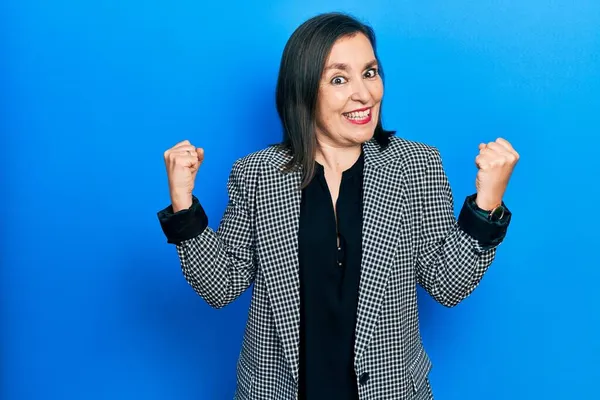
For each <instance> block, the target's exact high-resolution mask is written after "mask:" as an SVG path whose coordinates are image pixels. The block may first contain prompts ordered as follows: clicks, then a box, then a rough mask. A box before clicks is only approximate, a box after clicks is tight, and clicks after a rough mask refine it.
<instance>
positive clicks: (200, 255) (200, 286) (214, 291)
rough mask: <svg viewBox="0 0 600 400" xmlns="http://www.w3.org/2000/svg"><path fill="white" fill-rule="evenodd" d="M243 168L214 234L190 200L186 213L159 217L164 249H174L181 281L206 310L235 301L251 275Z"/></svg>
mask: <svg viewBox="0 0 600 400" xmlns="http://www.w3.org/2000/svg"><path fill="white" fill-rule="evenodd" d="M243 178H244V175H243V166H242V163H241V162H240V160H238V161H237V162H236V163H235V164H234V165H233V168H232V170H231V173H230V175H229V180H228V182H227V190H228V196H229V200H228V203H227V207H226V209H225V213H224V215H223V218H222V220H221V222H220V225H219V228H218V229H217V231H214V230H213V229H211V228H210V227H209V226H208V218H207V217H206V213H205V212H204V210H203V209H202V206H201V205H200V203H199V202H198V199H197V198H196V197H195V196H194V197H193V204H192V206H191V207H190V208H189V209H187V210H181V211H179V212H177V213H173V212H172V210H173V209H172V206H168V207H167V208H165V209H163V210H161V211H159V212H158V218H159V221H160V224H161V227H162V229H163V232H164V233H165V235H166V237H167V242H168V243H173V244H175V245H176V248H177V254H178V256H179V261H180V263H181V268H182V271H183V275H184V277H185V279H186V280H187V282H188V283H189V284H190V285H191V286H192V288H194V290H195V291H196V293H197V294H198V295H200V296H201V297H202V298H203V299H204V300H205V301H206V302H207V303H208V304H209V305H210V306H211V307H214V308H222V307H224V306H226V305H228V304H229V303H231V302H233V301H234V300H235V299H237V298H238V297H239V296H240V295H241V294H242V293H243V292H244V291H245V290H246V289H247V288H248V287H249V286H250V284H251V283H252V282H253V281H254V277H255V274H256V263H255V251H254V243H253V234H252V223H251V218H250V215H249V210H248V203H247V197H246V196H247V192H246V190H245V187H244V179H243Z"/></svg>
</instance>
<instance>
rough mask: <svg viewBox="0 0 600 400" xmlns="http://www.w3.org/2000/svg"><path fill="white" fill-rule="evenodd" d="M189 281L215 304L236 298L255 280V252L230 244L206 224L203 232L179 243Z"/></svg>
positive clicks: (229, 301) (181, 261) (225, 302)
mask: <svg viewBox="0 0 600 400" xmlns="http://www.w3.org/2000/svg"><path fill="white" fill-rule="evenodd" d="M177 253H178V255H179V260H180V263H181V269H182V271H183V275H184V277H185V279H186V281H187V282H188V283H189V284H190V286H191V287H192V288H193V289H194V291H195V292H196V293H197V294H198V295H199V296H200V297H202V298H203V299H204V300H205V301H206V302H207V303H208V304H209V305H210V306H211V307H214V308H222V307H225V306H226V305H228V304H230V303H231V302H233V301H234V300H235V299H236V298H238V297H239V296H240V294H242V293H243V292H244V291H245V290H246V289H247V288H248V287H249V286H250V284H251V283H252V280H253V276H254V266H253V263H252V255H251V254H249V250H248V249H247V248H244V247H237V248H236V247H227V246H225V245H224V243H223V241H222V240H221V238H220V237H219V236H218V234H217V233H216V232H214V231H213V230H212V229H210V228H206V229H205V230H204V231H203V232H202V234H200V235H199V236H197V237H195V238H193V239H190V240H186V241H184V242H182V243H181V244H178V245H177Z"/></svg>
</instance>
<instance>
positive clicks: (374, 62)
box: [325, 60, 377, 71]
mask: <svg viewBox="0 0 600 400" xmlns="http://www.w3.org/2000/svg"><path fill="white" fill-rule="evenodd" d="M376 65H377V60H371V61H369V62H368V63H366V64H365V67H364V69H369V68H373V67H374V66H376ZM330 69H339V70H342V71H348V70H349V69H350V67H349V66H348V64H344V63H334V64H331V65H328V66H327V67H326V68H325V71H328V70H330Z"/></svg>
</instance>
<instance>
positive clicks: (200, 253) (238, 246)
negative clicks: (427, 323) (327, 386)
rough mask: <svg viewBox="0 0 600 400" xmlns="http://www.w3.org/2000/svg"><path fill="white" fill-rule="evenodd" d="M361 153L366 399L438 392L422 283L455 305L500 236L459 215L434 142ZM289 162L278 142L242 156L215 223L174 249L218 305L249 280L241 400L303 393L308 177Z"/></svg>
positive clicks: (276, 399)
mask: <svg viewBox="0 0 600 400" xmlns="http://www.w3.org/2000/svg"><path fill="white" fill-rule="evenodd" d="M363 151H364V163H365V165H364V212H363V213H364V215H363V218H364V221H363V258H362V265H361V275H360V289H359V290H360V292H359V300H358V310H357V325H356V342H355V354H354V365H355V371H356V377H357V378H356V379H357V383H358V387H359V396H360V400H384V399H390V400H392V399H393V400H399V399H407V400H408V399H414V400H425V399H433V395H432V390H431V386H430V383H429V379H428V374H429V372H430V369H431V367H432V363H431V360H430V358H429V356H428V354H427V352H426V351H425V349H424V348H423V345H422V340H421V335H420V332H419V318H418V317H419V313H418V309H417V284H419V285H421V286H422V287H423V288H425V289H426V291H427V292H428V293H429V294H430V295H431V296H432V297H433V298H435V299H436V300H437V301H438V302H439V303H441V304H443V305H445V306H448V307H452V306H455V305H456V304H458V303H459V302H461V300H463V299H464V298H465V297H467V296H468V295H469V294H470V293H471V292H472V291H473V290H474V289H475V287H476V286H477V285H478V283H479V282H480V280H481V279H482V277H483V275H484V273H485V271H486V270H487V269H488V267H489V266H490V264H491V263H492V261H493V259H494V256H495V252H496V248H497V245H498V244H499V243H500V242H501V240H502V237H503V236H502V235H501V236H502V237H500V239H497V240H496V242H495V243H494V244H492V245H485V246H484V245H482V244H481V243H480V241H479V240H477V239H475V236H476V235H474V234H469V233H467V232H466V231H465V227H467V225H468V224H467V223H465V222H462V221H461V219H462V220H464V221H467V220H468V219H469V218H467V216H468V215H467V214H465V213H468V212H469V211H468V210H466V208H465V207H466V202H465V205H464V206H463V210H462V211H461V216H459V218H458V219H457V218H455V216H454V206H453V198H452V193H451V189H450V186H449V183H448V180H447V177H446V174H445V172H444V169H443V166H442V161H441V158H440V154H439V151H438V150H437V149H436V148H434V147H432V146H429V145H426V144H422V143H418V142H413V141H409V140H406V139H401V138H398V137H392V138H391V143H390V145H389V146H388V147H387V148H385V150H380V148H379V145H378V144H377V143H376V142H375V141H373V140H371V141H369V142H367V143H365V144H364V145H363ZM286 161H288V155H287V154H286V153H284V152H283V151H281V150H278V148H277V147H269V148H266V149H263V150H260V151H257V152H255V153H252V154H250V155H247V156H245V157H243V158H241V159H239V160H237V161H236V162H235V163H234V165H233V168H232V171H231V174H230V177H229V181H228V185H227V186H228V192H229V202H228V205H227V207H226V210H225V213H224V216H223V219H222V220H221V222H220V225H219V227H218V229H217V230H216V231H214V230H213V229H211V228H210V227H206V228H205V229H204V230H203V231H202V232H201V233H200V234H198V235H197V236H195V237H193V238H188V239H185V240H183V241H181V242H179V243H177V245H176V247H177V251H178V256H179V259H180V262H181V267H182V270H183V274H184V276H185V278H186V280H187V281H188V282H189V284H190V285H191V286H192V287H193V288H194V290H195V291H196V292H197V293H198V295H200V296H201V297H202V298H203V299H204V300H205V301H206V302H207V303H208V304H210V305H211V306H212V307H215V308H220V307H224V306H226V305H227V304H229V303H231V302H232V301H234V300H235V299H236V298H237V297H238V296H239V295H240V294H241V293H242V292H244V291H245V290H246V289H247V288H248V287H250V286H251V284H252V283H253V284H254V285H253V286H252V297H251V303H250V309H249V314H248V319H247V324H246V328H245V333H244V337H243V342H242V347H241V352H240V355H239V359H238V363H237V387H236V390H235V399H238V400H288V399H290V400H291V399H296V398H297V390H298V369H299V340H300V337H299V333H300V290H299V263H298V225H299V217H300V200H301V191H300V190H299V184H300V178H301V174H300V172H298V171H297V172H283V171H282V166H283V164H284V163H285V162H286ZM196 200H197V199H196ZM202 212H203V211H202ZM465 215H467V216H465ZM472 218H473V217H472V216H471V219H472ZM505 225H506V224H505ZM467 231H468V229H467ZM500 231H501V233H502V234H503V233H504V232H505V231H506V226H504V228H502V229H501V230H500Z"/></svg>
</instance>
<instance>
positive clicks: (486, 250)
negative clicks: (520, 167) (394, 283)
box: [416, 148, 511, 307]
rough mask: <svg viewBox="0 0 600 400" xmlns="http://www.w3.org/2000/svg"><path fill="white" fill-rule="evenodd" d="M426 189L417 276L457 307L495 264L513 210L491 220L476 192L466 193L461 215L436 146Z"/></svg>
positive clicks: (441, 299) (445, 302) (441, 300)
mask: <svg viewBox="0 0 600 400" xmlns="http://www.w3.org/2000/svg"><path fill="white" fill-rule="evenodd" d="M422 190H423V204H422V227H421V235H420V246H419V252H418V257H417V265H416V268H417V281H418V283H419V284H420V285H421V286H422V287H423V288H424V289H425V290H426V291H427V292H428V293H429V294H430V295H431V296H432V297H433V298H434V299H435V300H436V301H438V302H439V303H441V304H443V305H444V306H447V307H453V306H455V305H457V304H459V303H460V302H461V301H462V300H463V299H465V298H466V297H467V296H469V295H470V294H471V293H472V292H473V290H475V288H476V287H477V285H478V284H479V282H480V281H481V279H482V277H483V275H484V273H485V272H486V271H487V269H488V268H489V266H490V265H491V264H492V262H493V260H494V258H495V255H496V249H497V247H498V245H499V244H500V243H502V241H503V240H504V237H505V235H506V230H507V227H508V224H509V223H510V219H511V213H510V211H508V209H506V213H505V215H504V216H503V217H502V218H501V220H500V221H490V220H488V218H487V215H486V213H485V212H484V211H483V210H479V209H478V207H477V206H476V205H475V201H474V199H475V195H472V196H468V197H467V198H466V199H465V202H464V203H463V206H462V209H461V211H460V214H459V217H458V219H457V218H455V216H454V204H453V198H452V191H451V188H450V185H449V182H448V178H447V176H446V173H445V171H444V168H443V166H442V160H441V157H440V154H439V151H438V150H437V149H435V148H432V151H431V154H430V156H429V160H428V164H427V168H426V172H425V177H424V181H423V183H422ZM503 205H504V206H505V207H506V205H505V204H503Z"/></svg>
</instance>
